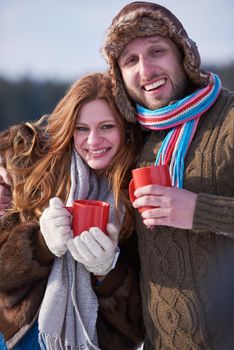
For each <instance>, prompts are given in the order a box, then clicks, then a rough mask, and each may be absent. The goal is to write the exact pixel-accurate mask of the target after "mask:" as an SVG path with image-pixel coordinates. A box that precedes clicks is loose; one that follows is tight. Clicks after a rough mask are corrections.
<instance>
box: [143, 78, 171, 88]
mask: <svg viewBox="0 0 234 350" xmlns="http://www.w3.org/2000/svg"><path fill="white" fill-rule="evenodd" d="M165 81H166V80H165V79H161V80H158V81H156V82H155V83H153V84H149V85H145V87H144V88H145V90H146V91H150V90H153V89H157V88H158V87H159V86H162V85H163V84H165Z"/></svg>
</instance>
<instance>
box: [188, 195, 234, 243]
mask: <svg viewBox="0 0 234 350" xmlns="http://www.w3.org/2000/svg"><path fill="white" fill-rule="evenodd" d="M193 230H195V231H209V232H215V233H217V234H223V235H226V236H229V237H230V238H234V198H233V197H223V196H217V195H211V194H205V193H199V194H198V196H197V201H196V206H195V213H194V218H193Z"/></svg>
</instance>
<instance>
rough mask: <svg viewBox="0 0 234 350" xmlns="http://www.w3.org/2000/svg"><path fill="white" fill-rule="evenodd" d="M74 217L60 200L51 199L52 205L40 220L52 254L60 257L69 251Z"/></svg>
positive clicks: (42, 231)
mask: <svg viewBox="0 0 234 350" xmlns="http://www.w3.org/2000/svg"><path fill="white" fill-rule="evenodd" d="M71 222H72V216H71V214H70V213H69V212H68V211H67V210H66V209H65V208H64V204H63V202H62V201H61V200H60V199H59V198H56V197H54V198H52V199H50V205H49V207H48V208H46V209H45V210H44V211H43V213H42V215H41V218H40V229H41V233H42V235H43V237H44V240H45V242H46V245H47V246H48V248H49V250H50V251H51V253H53V254H54V255H56V256H58V257H60V256H62V255H63V254H65V253H66V251H67V241H68V240H69V239H71V238H72V234H73V233H72V229H71Z"/></svg>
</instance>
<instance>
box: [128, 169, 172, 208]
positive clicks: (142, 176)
mask: <svg viewBox="0 0 234 350" xmlns="http://www.w3.org/2000/svg"><path fill="white" fill-rule="evenodd" d="M132 177H133V178H132V180H131V181H130V183H129V197H130V200H131V202H133V201H134V200H135V199H136V198H137V197H135V196H134V192H135V190H136V189H137V188H139V187H143V186H147V185H152V184H154V185H162V186H171V178H170V173H169V167H168V165H167V164H165V165H152V166H147V167H143V168H137V169H133V170H132ZM150 208H153V207H151V206H147V207H140V208H138V211H139V212H140V213H142V212H143V211H145V210H147V209H150Z"/></svg>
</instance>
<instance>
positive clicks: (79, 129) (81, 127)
mask: <svg viewBox="0 0 234 350" xmlns="http://www.w3.org/2000/svg"><path fill="white" fill-rule="evenodd" d="M76 130H77V131H88V130H89V129H88V128H86V127H85V126H77V127H76Z"/></svg>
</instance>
